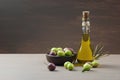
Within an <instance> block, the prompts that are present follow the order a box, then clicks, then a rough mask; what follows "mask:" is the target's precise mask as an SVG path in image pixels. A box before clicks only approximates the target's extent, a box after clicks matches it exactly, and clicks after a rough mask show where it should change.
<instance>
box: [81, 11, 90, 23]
mask: <svg viewBox="0 0 120 80" xmlns="http://www.w3.org/2000/svg"><path fill="white" fill-rule="evenodd" d="M89 13H90V12H89V11H83V12H82V15H83V16H82V20H85V21H86V20H88V19H89Z"/></svg>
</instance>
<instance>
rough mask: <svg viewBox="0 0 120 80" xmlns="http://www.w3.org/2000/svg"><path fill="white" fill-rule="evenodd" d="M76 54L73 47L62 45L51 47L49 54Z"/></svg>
mask: <svg viewBox="0 0 120 80" xmlns="http://www.w3.org/2000/svg"><path fill="white" fill-rule="evenodd" d="M74 54H75V52H74V50H73V49H72V48H61V47H53V48H51V49H50V52H49V55H52V56H60V57H62V56H73V55H74Z"/></svg>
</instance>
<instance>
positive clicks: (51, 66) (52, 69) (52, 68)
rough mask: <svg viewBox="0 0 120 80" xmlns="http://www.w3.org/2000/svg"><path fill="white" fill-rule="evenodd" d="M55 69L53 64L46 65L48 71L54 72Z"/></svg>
mask: <svg viewBox="0 0 120 80" xmlns="http://www.w3.org/2000/svg"><path fill="white" fill-rule="evenodd" d="M55 68H56V65H55V64H54V63H49V64H48V69H49V70H50V71H54V70H55Z"/></svg>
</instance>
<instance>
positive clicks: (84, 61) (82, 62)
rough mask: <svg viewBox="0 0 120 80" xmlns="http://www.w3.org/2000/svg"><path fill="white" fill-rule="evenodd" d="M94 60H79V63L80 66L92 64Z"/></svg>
mask: <svg viewBox="0 0 120 80" xmlns="http://www.w3.org/2000/svg"><path fill="white" fill-rule="evenodd" d="M92 61H93V60H78V59H77V62H78V63H79V64H85V63H86V62H92Z"/></svg>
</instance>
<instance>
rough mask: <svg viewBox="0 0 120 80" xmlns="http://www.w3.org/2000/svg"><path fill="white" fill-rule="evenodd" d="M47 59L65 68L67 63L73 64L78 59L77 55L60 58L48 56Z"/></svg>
mask: <svg viewBox="0 0 120 80" xmlns="http://www.w3.org/2000/svg"><path fill="white" fill-rule="evenodd" d="M46 58H47V61H48V62H51V63H54V64H55V65H59V66H63V65H64V63H65V62H66V61H70V62H73V60H74V59H75V58H76V55H74V56H64V57H59V56H53V55H49V54H46Z"/></svg>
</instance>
